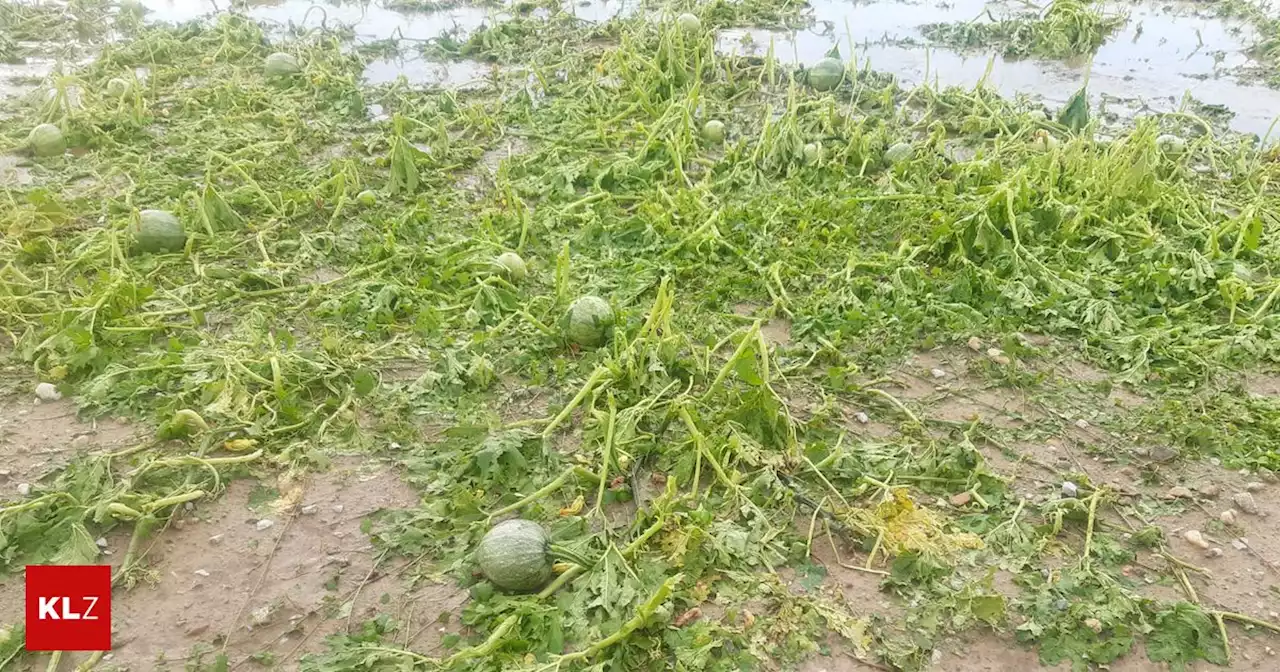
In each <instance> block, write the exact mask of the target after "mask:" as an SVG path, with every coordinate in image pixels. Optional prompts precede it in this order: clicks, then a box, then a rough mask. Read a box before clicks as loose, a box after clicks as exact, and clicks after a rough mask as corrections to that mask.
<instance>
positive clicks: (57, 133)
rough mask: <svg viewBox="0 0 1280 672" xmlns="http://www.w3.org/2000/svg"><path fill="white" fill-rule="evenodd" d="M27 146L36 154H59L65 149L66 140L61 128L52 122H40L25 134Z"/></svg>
mask: <svg viewBox="0 0 1280 672" xmlns="http://www.w3.org/2000/svg"><path fill="white" fill-rule="evenodd" d="M27 146H28V147H30V148H31V153H32V154H35V155H36V156H61V155H62V153H63V152H65V151H67V140H66V138H64V137H62V129H60V128H58V127H57V126H54V125H53V124H40V125H39V126H36V127H35V128H33V129H31V133H30V134H29V135H27Z"/></svg>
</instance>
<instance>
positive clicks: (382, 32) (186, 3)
mask: <svg viewBox="0 0 1280 672" xmlns="http://www.w3.org/2000/svg"><path fill="white" fill-rule="evenodd" d="M142 4H143V6H145V7H146V8H147V9H148V10H149V11H148V13H147V20H148V21H164V22H182V21H191V20H193V19H199V18H203V17H207V16H210V15H213V14H215V13H217V12H218V11H219V6H218V5H219V3H215V2H214V0H143V3H142ZM221 4H226V3H225V2H223V3H221ZM222 9H223V10H225V8H222ZM240 11H241V12H243V13H244V14H245V15H246V16H249V17H250V18H253V19H256V20H258V21H270V22H273V23H278V24H280V25H289V24H291V23H292V24H293V25H295V26H298V27H302V28H321V27H324V26H329V27H334V26H338V25H343V26H350V27H351V28H352V29H353V30H354V31H355V34H356V37H357V38H358V39H359V40H361V41H374V40H385V39H391V38H408V39H413V40H425V39H430V38H433V37H438V36H439V35H440V33H442V32H445V31H449V30H454V29H455V28H457V29H460V30H462V31H469V30H474V29H476V28H477V27H479V26H480V25H481V24H482V23H484V22H485V20H486V19H488V18H489V17H490V11H489V10H486V9H484V8H481V7H466V6H459V7H454V8H451V9H443V10H440V11H436V12H402V11H396V10H392V9H387V8H385V7H383V6H381V5H379V4H377V3H376V2H342V3H338V4H334V3H322V2H314V1H312V0H256V1H255V2H250V3H249V4H248V6H247V7H244V8H242V9H240Z"/></svg>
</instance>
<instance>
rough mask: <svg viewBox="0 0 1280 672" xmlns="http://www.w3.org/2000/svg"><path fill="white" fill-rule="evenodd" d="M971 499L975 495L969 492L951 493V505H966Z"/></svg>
mask: <svg viewBox="0 0 1280 672" xmlns="http://www.w3.org/2000/svg"><path fill="white" fill-rule="evenodd" d="M971 499H973V495H971V494H969V493H967V492H961V493H957V494H954V495H951V505H952V506H964V505H965V504H968V503H969V500H971Z"/></svg>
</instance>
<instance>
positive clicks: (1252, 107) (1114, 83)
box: [717, 0, 1280, 136]
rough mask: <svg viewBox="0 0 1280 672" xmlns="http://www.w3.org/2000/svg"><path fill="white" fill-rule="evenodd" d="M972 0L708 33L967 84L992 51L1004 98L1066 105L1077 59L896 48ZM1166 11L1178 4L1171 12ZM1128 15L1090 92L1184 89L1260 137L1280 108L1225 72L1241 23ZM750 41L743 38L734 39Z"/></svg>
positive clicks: (796, 54)
mask: <svg viewBox="0 0 1280 672" xmlns="http://www.w3.org/2000/svg"><path fill="white" fill-rule="evenodd" d="M984 6H985V5H984V3H983V2H982V1H981V0H959V1H958V2H956V3H955V4H950V5H943V6H936V7H935V6H929V5H909V4H904V3H900V2H879V3H875V4H871V5H849V4H846V3H842V2H838V1H835V0H815V2H814V4H813V7H814V14H815V17H816V19H817V21H818V26H817V27H818V28H819V29H821V28H822V27H827V28H828V30H826V31H824V32H821V33H819V32H815V31H813V30H810V31H801V32H796V33H781V32H776V31H766V30H751V29H740V30H727V31H722V32H721V34H720V35H718V36H717V48H718V49H719V50H720V51H721V52H722V53H737V54H740V55H756V56H762V55H764V54H766V53H768V49H769V46H770V43H772V44H773V48H774V55H775V57H776V58H778V59H779V60H781V61H784V62H788V63H813V62H815V61H817V60H818V59H820V58H822V57H823V56H824V55H825V54H826V52H827V51H828V50H830V49H831V47H832V46H839V47H840V50H841V53H842V54H843V55H844V56H845V57H846V58H848V57H849V54H848V53H847V52H848V51H849V44H850V43H851V42H852V43H853V44H855V45H857V47H856V49H855V52H856V53H855V54H854V56H855V57H856V59H857V63H858V65H859V66H860V67H861V66H864V65H866V64H867V63H868V62H869V63H870V67H871V68H872V69H873V70H877V71H880V72H885V73H888V74H892V75H894V76H896V77H897V78H898V79H899V81H900V82H901V83H902V84H903V85H906V86H914V85H919V84H922V83H926V82H928V83H930V84H933V85H935V86H942V87H947V86H973V85H974V84H976V83H977V82H978V80H979V79H980V78H981V77H982V74H983V72H984V71H986V68H987V60H988V58H989V57H991V58H993V63H992V70H991V75H990V77H989V78H988V84H989V85H990V86H992V87H994V88H995V89H996V90H998V91H999V92H1000V93H1002V94H1004V95H1006V96H1013V95H1015V94H1018V93H1025V94H1032V95H1038V96H1041V97H1042V98H1043V99H1044V100H1045V101H1046V102H1048V103H1050V104H1057V105H1061V104H1064V103H1066V100H1067V98H1068V97H1070V95H1071V94H1072V93H1073V92H1074V91H1075V90H1076V89H1078V88H1080V85H1081V84H1082V83H1083V82H1084V70H1085V65H1084V64H1083V63H1081V64H1066V63H1061V62H1056V61H1038V60H1032V59H1027V60H1008V59H1005V58H1003V57H1002V56H1000V55H998V54H995V55H991V56H989V55H987V54H961V53H957V52H955V51H951V50H947V49H926V48H922V47H916V46H908V45H905V44H904V43H903V42H904V41H909V40H914V41H917V42H923V41H924V39H923V37H922V36H921V35H920V32H919V30H918V26H919V25H923V24H926V23H934V22H949V21H965V20H971V19H973V18H974V17H975V16H978V15H979V14H980V13H981V12H982V11H983V7H984ZM1170 10H1176V11H1178V13H1177V14H1175V13H1171V11H1170ZM1129 11H1130V20H1129V22H1128V23H1127V24H1126V25H1125V27H1124V28H1122V29H1121V30H1120V31H1118V32H1117V34H1116V35H1115V36H1114V37H1113V38H1112V39H1110V40H1108V41H1107V43H1106V44H1104V45H1103V46H1102V48H1101V49H1099V50H1098V53H1097V54H1096V55H1095V56H1094V60H1093V69H1092V73H1091V74H1090V78H1089V89H1090V94H1091V95H1092V96H1093V97H1094V98H1095V100H1096V99H1100V98H1101V97H1102V96H1103V95H1104V94H1105V95H1109V96H1114V97H1117V98H1124V99H1131V98H1137V99H1140V100H1142V101H1143V102H1145V103H1146V104H1147V105H1148V106H1149V107H1150V108H1151V109H1153V110H1159V111H1169V110H1172V109H1175V108H1176V107H1177V106H1178V105H1179V104H1180V102H1181V100H1182V96H1183V94H1184V93H1185V92H1187V91H1190V92H1191V93H1192V95H1193V96H1194V97H1195V98H1196V99H1197V100H1199V101H1201V102H1204V103H1208V104H1211V105H1224V106H1226V107H1228V108H1230V109H1231V110H1232V111H1233V112H1235V114H1236V116H1235V117H1234V118H1233V119H1232V120H1231V121H1230V126H1231V128H1232V129H1233V130H1236V131H1239V132H1242V133H1256V134H1258V135H1259V136H1262V135H1264V134H1266V132H1267V130H1268V128H1269V127H1270V126H1271V123H1272V121H1273V119H1275V116H1276V114H1277V113H1278V112H1280V91H1276V90H1273V89H1269V88H1266V87H1262V86H1253V85H1248V84H1242V83H1240V82H1239V81H1236V80H1235V79H1234V78H1232V77H1231V76H1229V75H1227V74H1225V72H1226V71H1227V70H1229V69H1231V68H1233V67H1237V66H1240V65H1243V64H1244V63H1246V62H1247V61H1248V59H1247V58H1246V57H1245V55H1244V54H1243V50H1244V48H1245V45H1247V44H1249V43H1250V42H1251V40H1252V32H1251V31H1250V29H1249V28H1248V27H1246V26H1243V25H1240V24H1237V23H1233V22H1228V21H1223V20H1221V19H1217V18H1212V17H1205V16H1202V15H1196V14H1194V13H1193V12H1192V11H1191V9H1190V8H1188V6H1185V5H1183V6H1179V5H1161V6H1158V5H1155V4H1144V5H1138V6H1134V7H1132V8H1130V10H1129ZM744 37H747V38H750V43H749V44H744V43H743V38H744Z"/></svg>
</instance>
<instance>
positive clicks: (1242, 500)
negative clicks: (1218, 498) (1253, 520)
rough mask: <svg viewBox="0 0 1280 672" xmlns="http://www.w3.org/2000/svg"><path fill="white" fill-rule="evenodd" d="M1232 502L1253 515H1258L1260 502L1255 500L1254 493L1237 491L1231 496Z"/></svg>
mask: <svg viewBox="0 0 1280 672" xmlns="http://www.w3.org/2000/svg"><path fill="white" fill-rule="evenodd" d="M1231 502H1232V503H1233V504H1235V505H1236V508H1237V509H1240V510H1241V511H1243V512H1245V513H1247V514H1249V515H1251V516H1256V515H1258V510H1259V509H1258V503H1257V502H1256V501H1254V500H1253V495H1251V494H1249V493H1247V492H1237V493H1236V494H1234V495H1232V496H1231Z"/></svg>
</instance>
